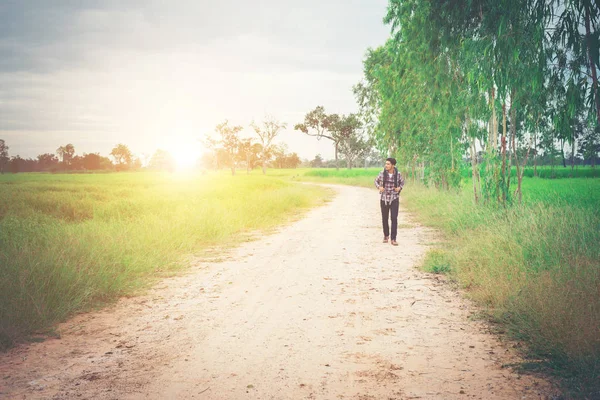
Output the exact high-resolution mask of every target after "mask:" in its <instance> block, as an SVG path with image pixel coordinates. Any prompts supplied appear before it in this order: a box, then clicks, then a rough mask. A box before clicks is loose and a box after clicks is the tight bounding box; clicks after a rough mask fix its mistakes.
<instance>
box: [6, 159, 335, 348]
mask: <svg viewBox="0 0 600 400" xmlns="http://www.w3.org/2000/svg"><path fill="white" fill-rule="evenodd" d="M328 193H329V192H328V190H326V189H323V188H317V187H313V186H305V185H302V186H301V187H300V185H296V184H293V183H290V182H285V181H283V180H281V179H277V178H276V177H274V176H267V177H263V176H261V175H260V174H253V175H252V176H245V174H239V175H238V176H236V177H231V176H230V175H229V174H228V173H226V172H225V171H223V172H222V173H219V174H215V173H210V174H207V175H180V174H168V173H165V174H161V173H118V174H117V173H115V174H90V175H67V174H64V175H63V174H58V175H53V174H17V175H3V176H0V266H1V269H0V348H2V347H6V346H9V345H10V344H11V343H12V342H13V340H20V339H22V338H23V337H25V336H27V335H28V334H31V333H33V332H36V331H40V330H44V329H46V328H48V327H50V326H51V325H52V324H53V323H55V322H57V321H61V320H63V319H64V318H66V317H67V316H69V315H71V314H73V313H74V312H77V311H80V310H85V309H89V308H90V307H95V306H97V305H99V304H102V303H104V302H107V301H111V300H112V299H114V298H116V297H118V296H120V295H123V294H128V293H132V292H133V291H135V290H136V289H138V288H140V287H144V286H145V285H147V284H148V282H149V278H150V279H151V278H152V277H158V276H161V274H162V273H164V272H166V271H170V270H174V269H177V268H180V267H182V266H185V265H186V256H189V255H192V254H194V253H197V252H198V251H200V250H202V249H205V248H207V247H209V246H213V245H218V246H226V247H229V246H235V245H236V244H237V243H238V242H239V241H240V240H243V233H244V232H249V231H252V230H256V229H265V228H271V227H274V226H277V225H280V224H281V223H285V222H286V221H288V220H289V218H290V216H293V215H295V214H297V213H298V212H299V211H301V210H302V209H305V208H307V207H312V206H315V205H318V204H322V203H323V201H324V200H325V199H326V198H327V196H328Z"/></svg>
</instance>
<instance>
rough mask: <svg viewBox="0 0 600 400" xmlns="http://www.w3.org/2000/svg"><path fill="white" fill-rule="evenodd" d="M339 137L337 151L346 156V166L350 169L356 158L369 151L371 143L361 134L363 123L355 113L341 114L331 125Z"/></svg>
mask: <svg viewBox="0 0 600 400" xmlns="http://www.w3.org/2000/svg"><path fill="white" fill-rule="evenodd" d="M332 130H333V131H335V132H336V136H337V137H340V138H341V140H340V143H339V151H340V153H341V154H343V155H344V157H345V158H346V166H347V168H348V169H351V168H352V167H353V165H354V163H355V162H356V160H357V159H358V158H361V157H363V156H364V155H365V154H367V153H368V152H369V150H370V149H371V147H372V145H371V142H370V141H369V140H367V139H365V137H364V135H363V124H362V122H361V121H360V119H359V118H358V116H357V115H356V114H349V115H347V116H346V115H342V116H340V118H339V120H337V121H336V122H335V123H334V124H333V127H332Z"/></svg>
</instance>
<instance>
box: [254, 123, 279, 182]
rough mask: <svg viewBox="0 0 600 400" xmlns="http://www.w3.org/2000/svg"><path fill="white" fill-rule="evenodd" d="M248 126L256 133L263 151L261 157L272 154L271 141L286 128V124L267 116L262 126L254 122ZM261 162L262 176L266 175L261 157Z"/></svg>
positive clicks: (265, 161) (263, 160)
mask: <svg viewBox="0 0 600 400" xmlns="http://www.w3.org/2000/svg"><path fill="white" fill-rule="evenodd" d="M250 126H251V127H252V128H253V129H254V132H256V135H257V136H258V137H259V139H260V143H261V145H262V150H263V153H262V155H263V156H265V155H266V154H268V153H270V152H272V149H271V147H272V146H273V140H274V139H275V138H276V137H277V136H278V135H279V134H280V133H281V132H282V131H283V130H284V129H285V128H286V127H287V124H286V123H285V122H280V121H278V120H276V119H275V118H273V117H271V116H269V117H266V118H265V120H264V121H263V123H262V126H261V125H258V124H256V123H255V122H254V121H252V123H251V124H250ZM261 160H262V171H263V174H266V173H267V160H266V157H261Z"/></svg>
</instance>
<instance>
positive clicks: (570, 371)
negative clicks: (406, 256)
mask: <svg viewBox="0 0 600 400" xmlns="http://www.w3.org/2000/svg"><path fill="white" fill-rule="evenodd" d="M556 170H557V171H558V172H556V173H555V174H550V171H551V169H550V168H547V167H542V168H540V172H541V175H542V176H547V177H550V176H554V177H559V178H565V179H543V178H539V177H538V178H533V177H528V175H529V174H526V175H525V178H524V180H523V204H522V205H512V206H509V207H507V208H506V209H504V208H502V207H499V206H497V205H496V204H493V205H488V206H486V205H481V204H480V205H476V204H474V201H473V193H472V190H473V189H472V183H471V180H470V179H469V178H466V179H463V183H462V186H461V189H460V190H458V191H439V190H437V189H434V188H428V187H425V186H424V185H422V184H419V183H413V182H411V181H410V180H409V179H407V184H406V187H405V190H404V191H403V192H402V203H403V204H404V206H405V207H407V209H408V210H409V211H411V212H412V213H413V214H414V215H415V217H416V218H417V219H418V220H419V221H421V222H423V223H425V224H427V225H429V226H432V227H435V228H438V229H439V230H440V231H441V232H442V234H443V238H442V239H443V245H441V247H439V248H437V249H435V250H433V251H431V252H430V253H429V254H428V256H427V257H426V259H425V260H424V266H423V267H424V269H425V270H427V271H429V272H434V273H446V274H448V275H449V276H450V277H451V279H453V280H454V281H456V282H457V283H458V284H459V285H460V286H461V287H462V288H464V289H465V290H466V291H467V293H468V295H469V296H470V297H471V298H472V299H474V300H475V301H476V302H477V304H479V305H480V306H481V307H482V309H483V310H484V312H485V314H486V315H487V317H488V318H489V319H490V320H491V321H493V322H495V323H496V324H495V326H497V328H498V330H499V331H504V332H507V333H508V334H510V336H511V337H512V338H514V339H517V340H519V341H522V342H524V343H526V346H525V348H526V355H527V356H528V357H529V358H530V359H529V361H530V362H528V363H527V364H525V365H524V367H527V368H530V369H531V368H535V369H540V368H546V367H550V368H549V369H546V370H547V371H550V372H553V373H556V374H557V375H558V376H559V377H560V378H563V381H564V382H565V383H566V386H567V387H568V388H569V390H573V391H574V392H575V393H577V392H587V393H590V390H593V391H597V390H599V389H600V387H599V386H600V179H597V178H586V177H589V176H597V170H593V169H590V168H578V169H575V170H574V171H573V172H572V171H571V169H570V168H569V169H568V171H567V170H561V169H556ZM377 172H378V169H369V170H364V169H362V170H358V169H357V170H350V171H348V170H340V171H339V172H336V171H334V170H312V171H308V172H306V173H305V174H304V176H303V177H301V179H305V180H314V181H317V182H332V183H334V182H335V183H343V184H352V185H359V186H365V187H373V180H374V177H375V176H376V174H377ZM567 174H572V176H573V175H574V176H576V177H577V176H581V177H578V178H569V179H566V178H568V176H567ZM465 176H469V174H465ZM531 176H532V175H531ZM515 187H516V185H515ZM590 388H591V389H590Z"/></svg>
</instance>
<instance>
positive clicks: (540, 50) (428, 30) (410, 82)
mask: <svg viewBox="0 0 600 400" xmlns="http://www.w3.org/2000/svg"><path fill="white" fill-rule="evenodd" d="M599 21H600V12H599V10H598V8H597V5H596V6H595V5H594V4H593V2H592V1H591V0H569V1H565V2H554V1H532V0H505V1H500V2H498V1H495V0H494V1H492V0H478V1H470V0H458V1H453V2H447V1H433V2H422V1H417V0H390V2H389V6H388V14H387V16H386V18H385V22H386V23H388V24H390V25H391V28H392V35H391V37H390V39H389V40H388V41H387V42H386V43H385V45H383V46H380V47H379V48H377V49H374V50H373V49H370V50H369V51H368V52H367V56H366V59H365V60H364V79H363V81H361V82H360V83H358V84H357V85H356V86H355V87H354V93H355V95H356V98H357V101H358V103H359V106H360V109H361V116H362V117H363V120H364V121H365V123H366V125H367V127H368V130H369V133H370V135H371V137H372V138H373V139H374V140H375V141H376V144H377V147H378V148H379V149H380V150H382V151H385V152H387V153H390V154H394V155H396V157H397V158H398V159H399V161H400V163H401V164H408V165H415V164H417V165H418V164H420V165H423V164H425V163H426V164H427V168H426V170H427V172H428V177H427V181H428V182H432V183H434V184H435V185H436V186H438V187H442V188H449V187H456V186H457V185H458V184H459V182H460V180H459V179H457V174H458V171H457V169H458V168H457V163H458V162H457V160H460V159H461V158H462V156H463V155H464V153H465V150H466V149H468V148H474V147H475V146H472V147H471V146H470V143H473V141H474V140H478V141H479V143H480V144H481V146H480V147H484V148H485V150H484V151H485V153H486V159H485V166H484V168H480V170H481V171H482V173H483V176H482V177H483V181H482V185H481V189H482V190H483V195H484V198H485V199H487V201H488V202H489V201H490V200H491V199H494V200H497V201H498V202H500V203H503V204H505V205H506V204H507V203H510V202H511V201H510V196H511V194H512V193H513V191H514V190H513V189H511V187H510V186H511V182H512V183H514V182H515V180H511V176H510V175H508V174H506V173H505V172H504V171H505V166H510V165H519V166H520V165H522V164H526V160H525V154H527V155H529V153H530V152H531V154H533V153H535V152H538V151H539V152H543V153H544V154H553V153H555V152H556V148H555V146H557V143H560V146H561V152H563V154H564V144H565V143H567V144H568V145H569V146H571V148H572V149H573V153H574V152H575V150H574V148H575V147H576V146H577V145H578V143H579V142H581V141H582V137H583V145H584V146H585V147H586V149H585V151H584V153H583V154H585V157H587V158H588V159H592V160H595V159H596V157H597V155H598V151H597V149H598V148H597V146H596V143H597V137H598V130H597V128H596V129H594V126H596V127H597V126H598V125H600V122H599V121H600V96H599V94H598V90H597V88H598V81H597V76H596V72H597V71H596V69H597V68H596V67H597V66H596V65H594V64H597V62H596V61H594V60H597V53H598V49H597V46H596V45H597V42H598V40H597V37H598V22H599ZM583 29H584V30H585V35H582V32H581V31H582V30H583ZM588 53H589V57H588V56H587V54H588ZM588 58H590V59H591V60H592V61H589V60H588ZM590 75H591V76H590ZM594 104H595V107H594V106H593V105H594ZM585 126H587V128H585ZM500 128H501V129H500ZM586 129H587V130H588V132H587V134H586ZM590 133H591V134H590ZM500 135H502V138H501V140H498V139H499V136H500ZM511 147H515V150H518V149H520V150H523V151H522V152H521V153H519V152H518V151H517V152H515V151H512V150H511ZM525 149H526V150H527V151H525ZM532 149H533V150H532ZM531 150H532V151H531ZM515 155H516V156H515ZM518 178H520V176H519V177H518ZM520 182H521V181H520V179H517V180H516V183H517V186H518V187H519V189H521V188H520ZM521 192H522V190H521Z"/></svg>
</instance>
